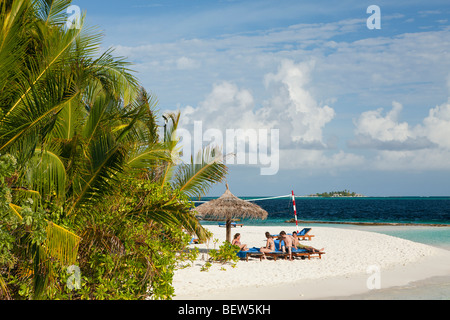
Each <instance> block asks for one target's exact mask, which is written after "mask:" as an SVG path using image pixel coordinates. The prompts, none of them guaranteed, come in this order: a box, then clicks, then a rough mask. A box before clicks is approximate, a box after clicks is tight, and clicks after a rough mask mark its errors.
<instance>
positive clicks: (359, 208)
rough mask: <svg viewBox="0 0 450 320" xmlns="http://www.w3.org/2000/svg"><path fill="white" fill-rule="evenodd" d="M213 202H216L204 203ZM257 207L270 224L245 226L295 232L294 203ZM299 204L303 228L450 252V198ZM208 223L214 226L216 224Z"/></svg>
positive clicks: (283, 201)
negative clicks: (362, 233) (348, 231)
mask: <svg viewBox="0 0 450 320" xmlns="http://www.w3.org/2000/svg"><path fill="white" fill-rule="evenodd" d="M211 199H213V198H205V199H203V200H204V201H208V200H211ZM243 199H255V198H243ZM254 203H256V204H258V205H259V206H261V207H262V208H263V209H265V210H266V211H267V212H268V213H269V215H268V218H267V219H266V220H249V219H244V220H241V222H242V223H244V224H246V225H255V226H275V225H284V224H286V229H288V228H289V227H292V229H293V230H294V229H295V223H286V221H289V220H291V219H293V218H294V217H295V215H294V209H293V204H292V199H290V198H283V199H272V200H262V201H254ZM295 203H296V208H297V219H298V220H299V221H300V222H299V226H300V227H305V226H307V227H310V226H315V225H323V226H332V227H337V228H356V229H359V230H367V231H373V232H380V233H384V234H388V235H392V236H395V237H399V238H404V239H408V240H411V241H416V242H420V243H425V244H429V245H434V246H437V247H442V248H445V249H449V250H450V197H402V198H398V197H387V198H370V197H367V198H317V197H311V198H306V197H296V199H295ZM204 223H205V224H214V223H215V222H204ZM323 223H326V224H323ZM347 223H356V224H363V225H355V224H347ZM379 224H381V225H379ZM383 224H385V225H383ZM394 224H409V225H407V226H403V225H402V226H398V225H394ZM436 225H439V226H436Z"/></svg>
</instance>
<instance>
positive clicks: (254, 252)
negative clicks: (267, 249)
mask: <svg viewBox="0 0 450 320" xmlns="http://www.w3.org/2000/svg"><path fill="white" fill-rule="evenodd" d="M237 256H238V257H239V258H241V259H245V260H246V261H247V262H248V258H249V257H260V258H261V257H262V252H261V251H259V248H256V247H253V248H250V249H248V250H247V251H239V252H238V253H237Z"/></svg>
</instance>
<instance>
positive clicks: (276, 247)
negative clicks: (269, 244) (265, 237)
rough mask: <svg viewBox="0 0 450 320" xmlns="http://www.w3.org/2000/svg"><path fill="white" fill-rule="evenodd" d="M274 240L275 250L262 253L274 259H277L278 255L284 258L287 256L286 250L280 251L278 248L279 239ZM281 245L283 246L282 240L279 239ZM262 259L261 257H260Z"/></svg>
mask: <svg viewBox="0 0 450 320" xmlns="http://www.w3.org/2000/svg"><path fill="white" fill-rule="evenodd" d="M274 242H275V251H272V252H266V253H264V254H265V255H266V256H269V257H272V258H273V260H274V261H277V258H278V257H283V258H285V257H286V256H287V253H286V252H283V251H281V248H280V240H274ZM281 245H283V246H284V241H281ZM260 259H262V257H261V258H260Z"/></svg>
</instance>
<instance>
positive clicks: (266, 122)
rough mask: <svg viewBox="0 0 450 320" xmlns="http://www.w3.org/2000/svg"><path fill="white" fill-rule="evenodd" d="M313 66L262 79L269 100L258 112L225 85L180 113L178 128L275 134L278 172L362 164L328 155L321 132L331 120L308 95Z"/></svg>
mask: <svg viewBox="0 0 450 320" xmlns="http://www.w3.org/2000/svg"><path fill="white" fill-rule="evenodd" d="M313 68H314V63H313V62H302V63H295V62H293V61H292V60H284V61H282V63H281V64H280V66H279V68H278V70H277V72H276V73H269V74H267V75H266V76H265V77H264V83H265V86H266V89H267V90H268V91H270V93H271V97H270V99H268V100H267V101H265V102H264V103H263V104H262V106H260V107H258V106H257V105H256V103H255V99H254V97H253V95H252V93H251V92H250V91H249V90H247V89H242V88H239V87H238V86H237V85H236V84H234V83H231V82H228V81H223V82H220V83H217V84H215V85H214V86H213V88H212V91H211V92H210V93H209V94H208V95H207V96H206V97H205V99H204V100H203V101H201V102H200V103H199V104H198V105H197V106H196V107H193V106H186V107H184V108H182V110H181V111H182V117H181V121H182V122H181V125H180V126H181V127H182V128H184V129H187V130H192V129H193V124H194V121H201V122H202V127H203V130H204V131H206V130H208V129H217V130H220V131H221V132H222V133H223V136H224V137H225V131H226V130H227V129H244V130H246V129H254V130H259V129H267V130H270V129H279V132H280V148H281V152H280V158H281V167H280V168H281V169H293V168H305V167H309V168H344V167H350V166H354V165H356V164H361V162H362V159H363V158H362V157H361V156H357V155H353V154H347V153H345V152H344V151H338V152H337V153H336V152H335V153H334V154H333V152H334V151H332V150H327V149H328V147H327V145H326V144H325V142H324V137H323V129H324V128H325V126H326V125H327V124H328V123H330V122H331V121H332V120H333V118H334V117H335V115H336V113H335V111H334V110H333V109H332V108H331V107H329V106H326V105H325V106H321V105H320V104H319V103H318V102H317V101H316V100H315V99H314V97H313V96H312V94H311V92H310V90H309V89H308V86H309V85H310V73H311V72H312V70H313Z"/></svg>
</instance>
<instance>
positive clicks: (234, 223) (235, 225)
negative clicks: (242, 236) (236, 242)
mask: <svg viewBox="0 0 450 320" xmlns="http://www.w3.org/2000/svg"><path fill="white" fill-rule="evenodd" d="M226 226H227V224H226V223H224V222H219V227H222V228H225V227H226ZM243 226H244V224H243V223H236V222H232V223H231V227H232V228H236V227H241V228H242V227H243Z"/></svg>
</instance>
